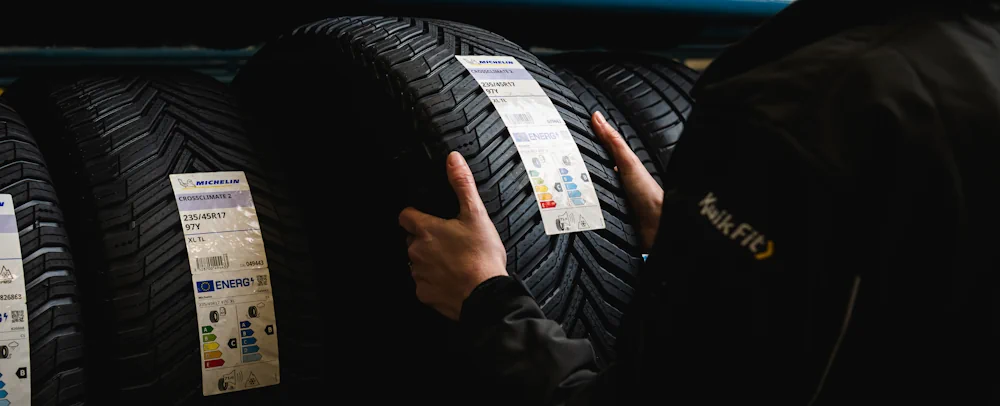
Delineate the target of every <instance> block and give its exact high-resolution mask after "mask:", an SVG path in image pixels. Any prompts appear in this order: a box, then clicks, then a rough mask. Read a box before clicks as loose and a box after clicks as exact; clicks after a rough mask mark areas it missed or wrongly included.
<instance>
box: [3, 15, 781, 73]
mask: <svg viewBox="0 0 1000 406" xmlns="http://www.w3.org/2000/svg"><path fill="white" fill-rule="evenodd" d="M792 1H794V0H373V2H371V3H370V4H371V5H372V6H371V8H372V9H373V10H369V11H376V12H378V13H385V14H394V13H403V14H404V15H405V14H407V13H412V12H413V10H417V11H426V12H428V13H431V14H433V13H435V12H441V13H445V14H446V17H447V16H448V15H451V14H453V15H455V18H453V19H455V20H457V21H463V16H471V15H473V14H475V13H469V12H467V11H468V10H470V7H478V8H480V9H482V8H486V9H492V10H495V11H499V10H505V11H506V12H508V13H509V12H511V10H513V12H515V13H517V14H516V15H529V16H530V15H536V14H537V15H557V16H562V15H567V14H571V13H576V14H577V15H590V16H591V18H594V17H593V16H594V15H597V16H598V17H597V18H604V17H603V15H604V13H607V12H614V13H628V14H631V15H633V16H650V15H652V16H655V17H654V18H655V19H657V20H656V21H659V19H660V18H662V19H663V21H664V27H669V26H671V25H678V24H680V23H684V22H689V21H690V20H692V19H697V20H698V21H701V22H702V25H700V26H697V27H696V28H695V29H693V30H690V31H686V32H687V33H690V35H684V37H685V38H684V39H683V40H681V41H678V42H677V43H671V44H670V45H668V46H669V47H671V50H669V51H665V50H664V49H657V50H652V49H650V50H649V51H651V52H657V53H666V54H668V55H671V56H675V57H679V58H687V57H712V56H713V55H715V54H717V53H718V52H719V50H721V49H722V48H723V47H724V46H725V45H726V44H728V43H731V42H732V41H735V40H737V39H739V38H740V37H742V36H744V35H746V33H747V32H749V30H750V29H751V28H752V27H753V25H755V22H759V21H762V20H763V19H765V18H767V17H770V16H772V15H774V14H776V13H777V12H779V11H780V10H781V9H783V8H784V7H786V6H787V5H788V4H790V3H791V2H792ZM333 9H334V10H336V7H334V8H333ZM369 13H370V12H369ZM447 13H451V14H447ZM545 13H549V14H545ZM328 15H329V14H322V13H321V14H318V15H317V16H315V18H314V19H319V18H322V17H324V16H328ZM689 17H690V18H689ZM546 18H547V17H546ZM627 20H628V19H618V20H617V21H618V22H619V23H620V24H622V25H621V27H617V28H610V29H612V30H615V29H619V30H627V29H628V28H629V26H628V23H627V22H625V21H627ZM591 21H593V20H591ZM470 22H472V21H470ZM706 22H707V23H706ZM268 23H272V24H277V23H276V22H274V21H271V20H268V19H266V18H264V19H262V20H260V22H259V23H257V22H255V24H260V25H266V24H268ZM472 23H475V22H472ZM278 25H280V24H278ZM265 28H270V27H265ZM521 29H522V28H518V27H514V28H512V29H511V30H513V31H511V32H508V33H505V32H503V31H498V32H500V33H501V34H510V35H516V34H518V33H521V34H526V36H527V38H528V39H527V40H528V41H534V39H533V38H534V37H532V36H533V35H536V33H528V32H519V30H521ZM591 31H593V30H591ZM676 32H677V31H676V30H675V31H674V33H676ZM560 33H565V32H548V33H542V34H537V36H542V37H545V36H546V35H547V34H560ZM597 34H598V35H600V33H597ZM134 35H141V33H135V32H133V33H131V34H127V35H125V34H123V36H122V38H123V39H124V40H128V39H129V38H127V37H128V36H134ZM663 35H665V36H666V37H668V38H673V37H671V34H670V33H669V32H668V33H666V34H663ZM591 38H593V37H591ZM512 39H513V38H512ZM522 39H524V38H522ZM257 41H259V40H250V39H248V40H247V42H251V43H256V42H257ZM10 45H13V47H11V46H10ZM247 45H250V44H243V45H240V46H244V48H241V49H208V48H202V47H196V46H191V47H120V48H97V47H94V48H89V47H18V44H5V45H3V46H0V87H3V86H5V85H7V84H9V83H10V82H11V81H13V80H14V78H16V77H18V76H21V75H23V74H24V73H25V72H28V71H32V70H35V69H39V68H65V69H73V68H79V67H86V66H98V65H102V66H107V65H116V66H160V67H183V68H188V69H194V70H198V71H201V72H203V73H206V74H209V75H211V76H214V77H216V78H217V79H219V80H222V81H223V82H229V81H230V80H232V77H233V76H234V75H235V74H236V72H237V71H238V70H239V68H240V67H241V66H242V65H243V64H244V63H245V62H246V60H247V58H249V57H250V56H251V55H253V53H254V52H255V51H256V46H247ZM523 45H532V44H523ZM578 45H583V46H582V47H578ZM594 45H595V44H589V45H588V44H574V45H572V46H574V47H577V48H588V46H593V47H594V48H597V49H599V48H600V45H599V44H598V45H596V46H594Z"/></svg>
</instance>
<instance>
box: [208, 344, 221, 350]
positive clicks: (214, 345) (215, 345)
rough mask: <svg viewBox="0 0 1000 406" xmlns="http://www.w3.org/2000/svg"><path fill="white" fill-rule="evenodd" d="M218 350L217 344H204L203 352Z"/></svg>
mask: <svg viewBox="0 0 1000 406" xmlns="http://www.w3.org/2000/svg"><path fill="white" fill-rule="evenodd" d="M217 348H219V343H208V344H205V351H212V350H214V349H217Z"/></svg>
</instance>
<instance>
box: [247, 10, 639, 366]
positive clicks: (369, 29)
mask: <svg viewBox="0 0 1000 406" xmlns="http://www.w3.org/2000/svg"><path fill="white" fill-rule="evenodd" d="M456 54H460V55H508V56H513V57H515V58H517V59H518V60H519V61H520V62H521V64H523V65H524V66H525V67H526V68H527V70H528V71H529V72H531V74H532V76H533V77H534V78H535V80H536V81H538V83H539V84H540V85H541V87H542V88H543V89H544V90H545V91H546V93H547V94H548V96H549V98H551V99H552V102H553V103H554V104H555V106H556V107H557V109H558V110H559V112H560V113H561V115H562V117H563V120H564V121H565V122H566V125H567V127H568V128H569V130H570V132H571V133H572V135H573V137H574V138H575V140H576V142H577V145H578V146H579V148H580V152H581V153H582V156H583V157H584V160H585V161H586V165H587V169H588V170H589V171H590V174H591V179H592V181H593V182H594V184H595V185H596V186H597V191H598V195H599V196H600V203H601V207H602V209H603V211H604V218H605V220H606V223H607V229H605V230H599V231H594V232H583V233H574V234H568V235H555V236H549V235H546V234H545V232H544V228H543V225H542V223H541V216H540V214H539V208H538V203H537V202H536V200H535V196H534V193H533V188H532V186H531V185H530V184H529V179H528V177H527V174H526V173H525V170H524V167H523V165H522V163H521V158H520V156H519V155H518V153H517V150H516V148H515V146H514V143H513V140H512V139H511V138H510V135H509V133H508V131H507V129H506V127H505V126H504V123H503V121H502V120H501V118H500V116H499V114H497V112H496V110H495V109H494V108H493V105H492V104H491V102H490V99H489V98H488V97H487V96H486V94H485V93H484V92H483V91H482V89H481V88H480V87H479V85H478V84H477V82H476V81H475V80H474V79H473V78H472V76H471V75H470V74H469V73H468V72H467V71H466V69H465V68H464V67H463V66H462V65H461V64H460V63H459V62H458V61H457V60H456V59H455V58H454V56H455V55H456ZM234 83H235V85H236V86H237V90H238V91H240V94H241V97H242V98H243V101H244V105H245V106H246V107H247V109H248V112H249V117H252V118H253V120H254V124H253V128H256V129H258V130H259V131H260V134H259V138H262V139H271V140H280V142H276V143H275V144H274V146H273V147H272V148H269V150H271V151H272V152H274V153H275V154H276V155H278V156H282V157H284V158H285V160H284V161H283V162H284V163H283V164H284V165H286V167H288V168H289V170H290V171H294V172H297V173H302V174H331V175H334V174H340V176H341V178H340V179H343V180H342V181H343V182H345V184H349V185H351V186H349V187H348V189H345V191H344V193H348V197H347V198H351V199H353V198H355V197H354V196H356V199H357V200H355V202H356V203H355V204H354V206H353V207H351V208H346V209H344V210H349V212H350V213H351V214H352V215H351V217H352V218H354V219H355V220H352V219H342V220H341V221H344V222H345V223H344V224H345V226H348V225H349V227H351V230H352V231H351V233H352V235H353V237H352V239H353V240H355V241H378V242H380V243H381V244H382V245H381V247H380V248H375V247H371V246H367V247H366V246H365V245H363V244H355V245H352V246H351V247H350V249H351V250H352V252H354V254H353V255H355V256H358V257H366V256H369V255H372V256H376V255H377V256H378V257H379V258H380V259H381V261H380V266H379V271H377V272H375V271H372V272H373V273H375V274H377V275H373V276H371V277H370V278H371V279H370V280H359V281H358V282H357V283H360V284H362V285H361V286H365V285H369V284H378V286H382V287H383V288H382V289H385V290H391V291H392V292H393V293H392V294H389V293H386V292H383V293H380V296H379V300H380V301H382V302H381V303H384V304H385V306H386V307H387V308H389V309H392V310H390V311H386V312H383V313H382V314H380V315H379V317H395V319H393V320H392V321H391V322H390V321H385V322H384V323H382V326H383V327H382V328H384V329H390V328H391V329H393V330H395V331H400V333H398V334H406V335H407V339H408V340H418V342H419V343H416V344H413V345H410V346H407V347H405V348H403V349H402V351H400V352H410V353H412V352H414V348H425V346H427V347H426V348H434V349H435V351H437V350H440V347H441V345H440V344H437V343H438V342H445V343H447V341H445V340H444V339H442V338H440V337H436V336H434V331H436V330H435V328H434V327H432V325H431V324H430V323H431V321H429V320H430V319H432V318H433V317H434V316H430V315H427V314H423V313H421V311H418V310H412V309H416V308H419V309H423V307H420V306H418V304H417V302H416V300H415V298H414V295H413V285H412V281H410V280H409V272H408V270H407V268H406V262H407V258H406V250H405V244H404V238H403V237H404V234H403V232H402V230H401V229H400V227H399V226H398V224H397V222H396V219H397V215H398V214H399V211H400V210H401V209H403V208H404V207H405V206H408V205H411V206H415V207H417V208H418V209H421V210H423V211H425V212H429V213H431V214H435V215H438V216H442V217H453V216H454V215H455V214H456V212H457V202H456V201H455V197H454V193H453V192H452V190H451V188H450V187H449V186H448V183H447V180H446V177H445V173H444V168H445V165H444V160H445V156H446V155H447V154H448V153H449V152H450V151H459V152H461V153H462V154H463V155H464V156H465V157H466V159H467V160H468V162H469V165H470V167H471V168H472V170H473V173H474V175H475V178H476V182H477V184H478V186H479V192H480V195H481V196H482V199H483V201H484V203H485V205H486V208H487V210H488V212H489V213H490V216H491V218H492V220H493V222H494V224H495V225H496V227H497V230H498V231H499V233H500V237H501V239H502V240H503V242H504V245H505V246H506V248H507V255H508V256H507V266H508V272H509V273H510V274H511V275H517V276H519V277H520V279H521V280H522V281H523V282H524V284H525V285H526V286H527V287H528V289H529V290H530V291H531V293H532V294H533V295H534V297H535V299H536V300H537V301H538V303H539V305H540V306H541V308H542V310H543V311H544V312H545V314H546V315H547V316H548V317H550V318H552V319H554V320H556V321H558V322H560V323H561V324H562V326H563V327H564V329H565V330H566V331H567V333H568V334H569V335H570V336H573V337H589V338H590V339H591V341H592V342H593V344H594V346H595V348H596V351H597V354H598V356H599V358H600V360H601V362H602V363H604V362H606V361H607V360H609V359H611V358H613V354H614V352H613V344H614V336H615V328H616V326H617V325H618V323H619V319H620V317H621V313H622V310H623V309H624V307H625V305H626V304H627V303H628V302H629V301H630V300H631V298H632V295H633V289H634V286H635V282H636V277H637V276H636V275H637V270H638V268H639V266H640V265H641V264H642V258H641V256H640V252H639V250H638V248H637V237H636V235H635V232H634V231H633V228H632V226H631V225H630V224H629V222H628V220H627V218H628V209H627V203H626V202H625V200H624V197H623V196H624V194H623V191H622V189H621V185H620V184H619V181H618V178H617V175H616V173H615V172H614V170H613V167H614V164H613V162H612V160H611V159H610V158H609V156H608V155H607V153H606V152H605V151H604V150H603V149H602V148H601V146H600V145H599V143H598V141H597V140H596V139H595V138H594V135H593V133H592V132H591V129H590V124H589V111H588V110H587V109H586V108H585V107H584V106H583V105H581V104H580V102H579V100H578V99H577V97H576V95H575V94H574V93H573V91H571V90H570V89H569V88H568V87H567V86H566V85H565V84H564V83H563V81H562V80H561V79H560V78H559V76H558V75H556V74H555V73H554V72H553V71H552V70H551V69H549V68H548V67H547V66H546V65H545V64H543V63H542V62H540V61H539V60H538V59H537V58H536V57H534V56H533V55H531V54H529V53H528V52H526V51H524V50H522V49H520V48H519V47H518V46H517V45H515V44H513V43H511V42H509V41H507V40H505V39H503V38H502V37H500V36H498V35H496V34H492V33H490V32H488V31H485V30H481V29H478V28H475V27H470V26H467V25H463V24H458V23H452V22H446V21H434V20H423V19H416V18H398V17H343V18H335V19H329V20H323V21H319V22H316V23H313V24H309V25H306V26H303V27H300V28H299V29H297V30H295V31H294V32H293V33H291V34H289V35H286V36H284V37H282V38H280V39H278V40H276V41H274V42H272V43H269V44H267V45H265V46H264V47H263V48H262V49H261V50H260V51H259V52H258V53H257V54H256V55H255V56H254V57H253V58H251V60H250V61H249V62H248V64H247V66H246V67H245V68H244V69H243V70H242V71H241V72H240V73H239V74H238V75H237V78H236V80H235V82H234ZM302 145H312V146H314V147H312V148H301V147H300V146H302ZM300 181H301V183H298V184H296V185H294V186H292V187H296V188H308V182H309V181H310V179H309V178H303V179H300ZM383 181H388V182H387V183H385V182H383ZM346 182H350V183H346ZM361 219H365V220H364V221H362V220H361ZM352 221H353V222H352ZM327 234H328V233H327ZM310 237H311V238H313V239H315V240H323V239H324V238H326V239H327V240H328V239H329V238H330V237H329V235H324V231H322V230H319V231H318V232H317V233H314V234H311V235H310ZM323 244H324V245H326V244H329V243H323ZM330 245H332V244H330ZM386 247H389V248H386ZM345 249H346V248H345ZM379 250H381V251H379ZM385 275H391V276H385ZM376 279H377V280H376ZM365 294H368V293H365ZM394 295H395V296H394ZM404 296H405V300H399V301H396V302H393V303H389V301H390V300H392V297H404ZM357 300H366V299H365V296H363V295H359V297H358V298H357ZM368 300H370V299H368ZM408 309H410V310H408ZM385 314H392V315H397V316H385ZM400 314H406V315H408V316H398V315H400ZM380 320H383V321H384V320H385V319H380ZM442 325H444V324H442ZM385 326H391V327H385ZM433 326H438V325H433ZM370 328H373V329H375V331H379V330H378V329H379V326H371V327H370ZM381 331H384V330H381ZM429 336H431V337H434V338H433V339H428V338H427V337H429ZM434 354H438V353H437V352H434ZM394 356H399V357H405V356H406V354H395V355H394ZM411 357H412V355H411ZM432 363H433V362H432ZM420 375H424V374H420Z"/></svg>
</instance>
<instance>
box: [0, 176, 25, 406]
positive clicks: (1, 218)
mask: <svg viewBox="0 0 1000 406" xmlns="http://www.w3.org/2000/svg"><path fill="white" fill-rule="evenodd" d="M30 404H31V348H30V347H29V342H28V303H27V295H26V294H25V289H24V265H23V263H22V262H21V240H20V238H19V237H18V232H17V216H16V215H15V214H14V200H13V199H12V198H11V197H10V195H0V406H10V405H15V406H20V405H30Z"/></svg>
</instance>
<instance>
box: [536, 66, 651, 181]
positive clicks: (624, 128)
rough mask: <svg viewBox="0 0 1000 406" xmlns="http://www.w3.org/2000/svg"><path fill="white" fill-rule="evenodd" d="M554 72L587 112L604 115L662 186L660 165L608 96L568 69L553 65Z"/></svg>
mask: <svg viewBox="0 0 1000 406" xmlns="http://www.w3.org/2000/svg"><path fill="white" fill-rule="evenodd" d="M552 70H553V71H555V72H556V74H557V75H559V78H561V79H562V80H563V82H565V83H566V85H567V86H569V88H570V90H572V91H573V93H574V94H576V97H578V98H580V102H581V103H583V106H584V107H585V108H586V109H587V111H600V112H601V114H603V115H604V118H605V119H606V120H607V121H608V123H610V124H611V126H612V127H614V128H615V129H616V130H618V134H620V135H621V136H622V138H624V139H625V142H627V143H628V145H629V147H631V148H632V152H634V153H635V155H636V156H637V157H638V158H639V160H640V161H642V165H643V166H645V167H646V170H647V171H649V173H650V174H651V175H653V179H655V180H656V183H658V184H660V186H662V185H663V181H662V180H661V179H660V170H659V166H660V165H659V163H658V162H654V160H653V158H651V157H650V155H649V152H647V151H646V145H645V144H644V143H643V142H642V140H641V139H640V138H639V135H638V134H636V132H635V129H634V128H632V124H629V122H628V120H626V119H625V115H624V114H622V111H621V110H619V109H618V107H617V106H615V104H614V103H612V102H611V100H610V99H609V98H608V96H606V95H605V94H604V93H601V91H600V90H599V89H597V88H596V87H594V85H592V84H591V83H590V82H588V81H587V80H586V79H584V78H582V77H581V76H580V75H577V74H576V73H573V71H571V70H569V69H567V68H564V67H562V66H559V65H552Z"/></svg>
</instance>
